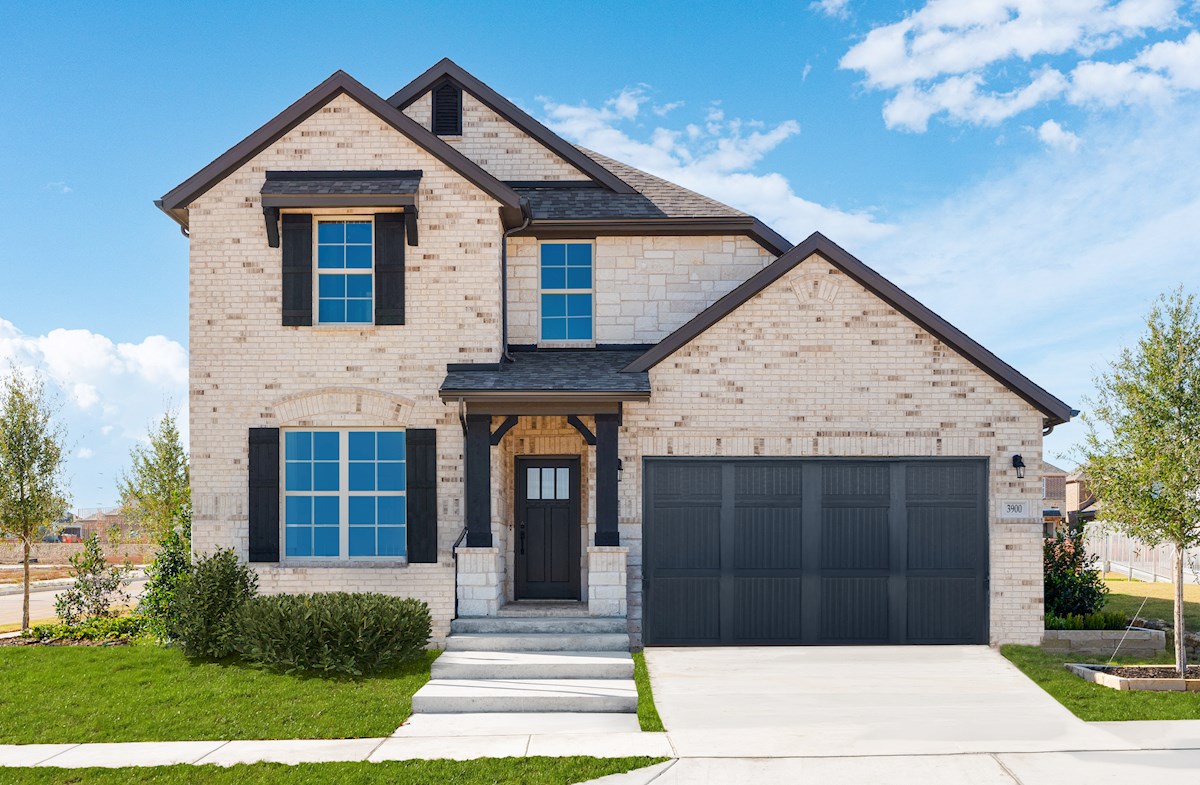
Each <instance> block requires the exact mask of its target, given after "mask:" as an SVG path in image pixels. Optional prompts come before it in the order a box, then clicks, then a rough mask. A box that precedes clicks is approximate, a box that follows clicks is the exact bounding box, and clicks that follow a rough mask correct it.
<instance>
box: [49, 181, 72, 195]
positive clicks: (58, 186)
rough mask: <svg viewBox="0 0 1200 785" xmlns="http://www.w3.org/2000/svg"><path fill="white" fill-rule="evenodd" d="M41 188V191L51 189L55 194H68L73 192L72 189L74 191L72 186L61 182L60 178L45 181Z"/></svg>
mask: <svg viewBox="0 0 1200 785" xmlns="http://www.w3.org/2000/svg"><path fill="white" fill-rule="evenodd" d="M42 190H43V191H51V192H53V193H56V194H69V193H74V191H75V189H74V188H72V187H71V186H69V185H67V184H66V183H64V182H62V181H61V180H55V181H53V182H50V183H46V184H45V185H43V186H42Z"/></svg>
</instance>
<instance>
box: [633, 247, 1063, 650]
mask: <svg viewBox="0 0 1200 785" xmlns="http://www.w3.org/2000/svg"><path fill="white" fill-rule="evenodd" d="M650 378H651V383H652V385H653V388H654V397H653V399H652V400H651V401H650V402H648V403H629V404H626V405H625V418H624V426H623V427H622V428H621V431H620V455H621V458H622V460H623V461H624V466H625V468H624V471H623V472H622V473H621V482H620V502H619V504H620V509H619V514H620V520H621V544H622V545H625V546H628V548H629V612H630V621H631V629H632V631H633V632H634V634H635V636H637V637H640V631H641V612H642V597H641V579H642V575H641V566H642V549H641V525H640V524H641V518H642V496H641V476H642V466H641V458H642V457H645V456H673V455H675V456H700V455H728V456H856V455H861V456H970V457H984V458H988V459H989V461H990V463H989V471H990V482H989V487H988V499H989V504H990V507H991V519H990V522H989V536H990V551H991V611H990V621H991V640H992V642H993V643H1001V642H1004V643H1027V644H1036V643H1038V642H1039V641H1040V640H1041V635H1042V559H1041V518H1040V507H1038V505H1039V504H1040V503H1041V482H1040V479H1039V478H1038V477H1037V476H1033V475H1029V476H1027V477H1026V478H1025V479H1024V480H1018V479H1017V478H1016V475H1015V473H1014V472H1013V470H1012V468H1011V465H1010V463H1009V460H1010V457H1011V456H1012V454H1013V453H1020V454H1022V455H1023V456H1024V457H1025V462H1026V463H1027V464H1029V465H1031V466H1037V465H1038V462H1039V461H1040V460H1041V449H1042V415H1041V413H1040V412H1038V411H1036V410H1035V409H1034V408H1033V407H1032V406H1030V405H1029V404H1027V403H1026V402H1025V401H1023V400H1022V399H1020V398H1018V397H1017V396H1016V395H1014V394H1013V393H1012V392H1010V391H1009V390H1008V389H1007V388H1005V387H1003V386H1002V385H1001V384H1000V383H999V382H997V381H995V380H994V379H992V378H991V377H990V376H988V375H987V374H985V373H983V372H982V371H980V370H979V369H978V368H976V367H975V366H974V365H972V364H971V363H970V362H968V361H967V360H965V359H964V358H963V357H961V356H960V355H959V354H957V353H956V352H954V351H952V350H950V349H949V348H947V347H946V346H945V345H943V344H942V343H941V342H939V341H938V340H937V339H935V338H934V337H933V336H931V335H929V334H928V333H927V332H925V331H924V330H922V329H920V328H919V327H917V326H916V325H915V324H913V323H912V322H911V321H909V320H908V319H907V318H906V317H904V316H903V315H901V314H899V313H898V312H897V311H895V310H894V309H893V308H892V307H891V306H889V305H887V304H886V303H884V302H882V301H881V300H879V299H878V298H876V297H875V296H874V295H872V294H871V293H869V292H867V291H866V290H865V289H863V288H862V287H861V286H859V285H858V284H857V283H856V282H854V281H853V280H851V279H850V278H848V277H847V276H845V275H844V274H842V273H841V272H840V271H838V270H837V269H836V268H834V267H833V266H831V265H830V264H828V263H827V262H825V261H824V260H823V259H821V258H820V257H812V258H810V259H808V260H806V261H805V262H803V263H801V264H800V265H798V266H797V267H796V268H795V269H794V270H792V271H791V272H790V273H789V274H787V275H786V276H784V278H782V279H780V280H779V281H776V282H775V283H774V284H772V285H771V286H770V287H768V288H767V289H766V290H764V291H763V292H761V293H759V294H758V295H756V296H755V297H754V298H752V299H751V300H750V301H749V302H747V303H745V304H744V305H743V306H742V307H741V308H739V309H738V310H737V311H735V312H733V313H732V314H730V315H729V316H727V317H726V318H725V319H724V320H722V321H721V322H719V323H718V324H716V325H714V326H713V327H712V328H710V329H709V330H708V331H706V332H705V333H703V334H702V335H700V336H699V337H697V338H696V339H695V340H693V341H692V342H691V343H689V344H688V345H686V346H685V347H683V348H682V349H680V350H679V351H678V352H677V353H676V354H674V355H673V356H671V357H669V358H667V359H666V360H664V361H663V362H662V363H661V364H659V365H658V366H657V367H656V368H654V369H653V370H651V372H650ZM1017 499H1024V500H1028V501H1030V502H1032V508H1033V509H1034V510H1035V511H1036V513H1037V514H1038V515H1039V517H1036V518H1030V519H1028V520H1015V521H1014V520H1001V519H1000V518H999V512H998V510H999V508H1000V504H1001V501H1002V500H1017Z"/></svg>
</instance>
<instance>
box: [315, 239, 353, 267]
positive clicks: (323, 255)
mask: <svg viewBox="0 0 1200 785" xmlns="http://www.w3.org/2000/svg"><path fill="white" fill-rule="evenodd" d="M345 266H346V249H345V248H343V247H342V246H340V245H319V246H317V267H320V268H322V269H325V270H340V269H341V268H343V267H345Z"/></svg>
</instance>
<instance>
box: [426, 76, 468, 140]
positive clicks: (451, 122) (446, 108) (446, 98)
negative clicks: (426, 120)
mask: <svg viewBox="0 0 1200 785" xmlns="http://www.w3.org/2000/svg"><path fill="white" fill-rule="evenodd" d="M433 132H434V133H435V134H437V135H438V136H459V135H461V134H462V89H461V88H460V87H459V86H458V85H456V84H454V83H453V82H443V83H442V84H440V85H438V86H437V87H435V88H433Z"/></svg>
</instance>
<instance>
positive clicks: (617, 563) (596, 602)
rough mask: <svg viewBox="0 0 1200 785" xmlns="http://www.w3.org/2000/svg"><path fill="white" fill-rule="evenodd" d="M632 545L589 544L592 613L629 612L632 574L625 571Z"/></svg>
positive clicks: (619, 614) (622, 615)
mask: <svg viewBox="0 0 1200 785" xmlns="http://www.w3.org/2000/svg"><path fill="white" fill-rule="evenodd" d="M628 559H629V549H628V548H625V547H622V546H619V545H593V546H591V547H589V548H588V593H587V599H588V614H589V615H591V616H621V617H625V616H628V615H629V595H628V593H627V592H628V586H627V583H628V577H627V573H626V571H625V565H626V562H627V561H628Z"/></svg>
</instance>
